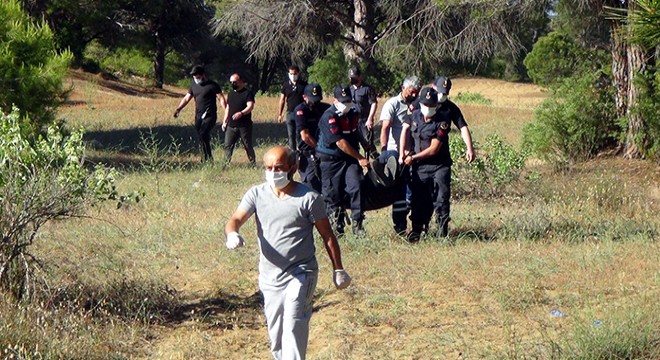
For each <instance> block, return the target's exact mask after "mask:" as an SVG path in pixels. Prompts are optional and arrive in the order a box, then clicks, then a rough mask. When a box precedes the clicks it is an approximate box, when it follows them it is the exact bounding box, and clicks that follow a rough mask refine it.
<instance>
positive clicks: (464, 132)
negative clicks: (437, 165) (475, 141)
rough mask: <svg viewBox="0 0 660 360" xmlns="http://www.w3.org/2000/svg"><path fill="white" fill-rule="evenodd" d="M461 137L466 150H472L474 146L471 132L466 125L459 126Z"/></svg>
mask: <svg viewBox="0 0 660 360" xmlns="http://www.w3.org/2000/svg"><path fill="white" fill-rule="evenodd" d="M461 137H462V138H463V142H465V146H466V147H467V149H468V151H474V148H473V147H472V134H471V133H470V129H469V128H468V127H467V126H463V127H462V128H461Z"/></svg>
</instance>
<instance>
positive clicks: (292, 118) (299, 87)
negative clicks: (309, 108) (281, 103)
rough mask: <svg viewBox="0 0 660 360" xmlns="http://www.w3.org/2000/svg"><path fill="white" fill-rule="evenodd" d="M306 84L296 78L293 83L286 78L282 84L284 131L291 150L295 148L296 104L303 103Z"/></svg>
mask: <svg viewBox="0 0 660 360" xmlns="http://www.w3.org/2000/svg"><path fill="white" fill-rule="evenodd" d="M305 86H307V82H306V81H304V80H300V79H298V81H296V83H295V84H292V83H291V81H289V80H286V81H285V82H284V83H283V84H282V94H283V95H284V98H285V99H286V120H285V121H286V131H287V135H288V138H289V148H290V149H291V150H295V149H296V140H297V137H296V113H295V108H296V106H298V105H300V104H301V103H303V102H304V101H303V97H302V96H303V92H304V90H305Z"/></svg>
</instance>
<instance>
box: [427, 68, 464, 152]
mask: <svg viewBox="0 0 660 360" xmlns="http://www.w3.org/2000/svg"><path fill="white" fill-rule="evenodd" d="M431 87H433V88H434V89H435V90H436V91H437V92H438V112H440V113H443V114H445V115H446V117H447V118H448V119H450V120H451V121H453V122H454V123H456V121H459V120H454V119H461V121H462V122H464V123H465V119H464V118H463V113H462V112H461V109H460V108H459V107H458V105H456V104H455V103H454V102H453V101H451V100H449V91H450V90H451V79H450V78H448V77H446V76H439V77H437V78H436V79H435V81H433V83H431ZM457 126H458V125H457ZM459 130H460V131H461V138H463V142H464V143H465V147H466V150H465V159H466V160H467V162H469V163H470V162H472V161H474V157H475V154H474V147H473V146H472V134H471V133H470V128H469V127H468V125H467V123H465V126H463V127H459Z"/></svg>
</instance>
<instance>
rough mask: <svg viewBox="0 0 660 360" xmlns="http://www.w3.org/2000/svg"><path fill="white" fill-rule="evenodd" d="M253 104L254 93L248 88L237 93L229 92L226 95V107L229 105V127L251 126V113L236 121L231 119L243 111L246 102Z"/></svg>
mask: <svg viewBox="0 0 660 360" xmlns="http://www.w3.org/2000/svg"><path fill="white" fill-rule="evenodd" d="M250 101H252V102H254V93H253V92H252V91H251V90H249V89H248V88H245V87H244V88H243V89H241V90H237V91H233V90H232V91H230V92H229V93H228V94H227V105H229V122H228V123H227V126H229V127H241V126H248V125H250V124H252V112H251V111H250V112H249V113H247V114H245V115H243V116H241V117H240V118H239V119H238V120H234V119H232V116H233V115H234V114H236V113H237V112H240V111H241V110H243V109H245V108H246V107H247V103H248V102H250Z"/></svg>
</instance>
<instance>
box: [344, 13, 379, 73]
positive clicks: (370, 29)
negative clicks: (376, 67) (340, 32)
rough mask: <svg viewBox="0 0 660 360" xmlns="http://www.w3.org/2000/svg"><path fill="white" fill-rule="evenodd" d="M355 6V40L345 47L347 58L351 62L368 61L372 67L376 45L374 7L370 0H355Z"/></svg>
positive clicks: (353, 35)
mask: <svg viewBox="0 0 660 360" xmlns="http://www.w3.org/2000/svg"><path fill="white" fill-rule="evenodd" d="M353 6H354V8H355V11H354V12H353V34H351V35H352V37H353V41H352V42H350V43H348V44H347V45H346V48H345V50H344V51H345V55H346V59H347V60H348V62H349V63H362V62H366V63H367V67H370V66H371V65H372V64H371V63H372V62H373V46H374V36H375V27H374V9H373V2H372V1H370V0H354V1H353Z"/></svg>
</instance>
